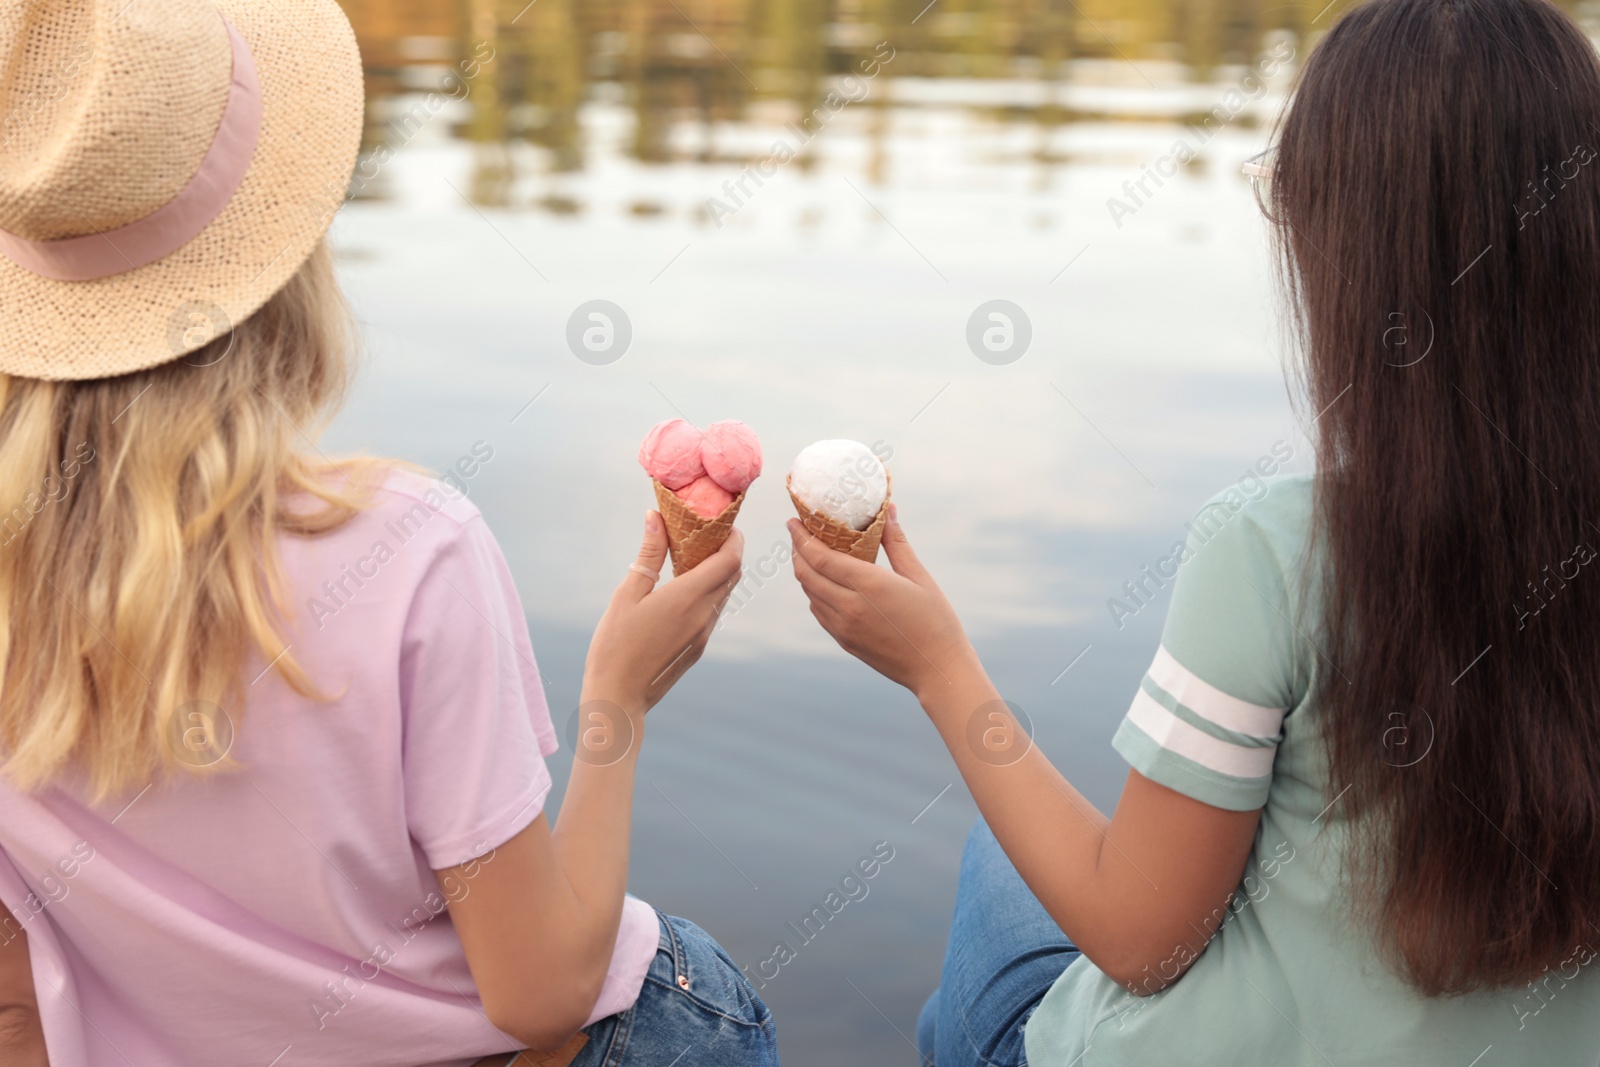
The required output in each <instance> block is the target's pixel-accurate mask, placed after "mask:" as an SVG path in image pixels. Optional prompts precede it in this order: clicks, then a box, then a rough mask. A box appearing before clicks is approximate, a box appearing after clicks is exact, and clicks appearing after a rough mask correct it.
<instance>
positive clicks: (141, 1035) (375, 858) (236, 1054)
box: [0, 472, 659, 1067]
mask: <svg viewBox="0 0 1600 1067" xmlns="http://www.w3.org/2000/svg"><path fill="white" fill-rule="evenodd" d="M280 553H281V558H282V561H283V567H284V573H285V577H286V579H287V581H288V583H289V588H290V590H291V591H292V593H293V603H294V605H295V608H296V617H295V619H294V620H293V622H294V626H295V629H294V631H293V633H292V635H291V636H290V638H289V640H290V644H291V646H292V648H293V651H294V655H295V656H297V657H298V658H299V660H300V663H301V665H302V666H303V667H305V668H306V670H307V671H308V672H309V674H310V676H311V678H312V680H313V682H315V683H316V684H317V685H318V686H319V687H320V689H321V690H322V692H323V693H324V694H325V695H329V696H332V697H333V699H332V700H331V702H326V703H318V702H314V701H310V700H306V699H304V698H301V697H299V696H297V695H296V694H295V693H294V692H293V690H291V689H290V688H289V687H288V686H287V685H285V684H283V682H282V681H281V680H280V679H279V678H278V676H277V674H276V673H275V672H273V671H270V670H267V663H266V662H265V661H264V660H263V659H261V658H260V657H256V658H254V659H253V660H252V661H251V662H250V663H249V664H248V665H247V666H246V675H245V678H246V680H247V681H249V684H248V686H247V688H246V690H245V692H246V697H245V706H244V707H243V708H240V709H237V710H235V709H231V708H230V709H228V711H229V713H230V717H231V719H232V721H233V723H234V728H235V733H234V741H233V745H232V753H231V754H232V756H233V757H234V758H235V759H237V761H238V763H239V764H240V767H239V769H238V770H237V771H233V772H224V773H221V774H216V775H212V776H210V777H206V778H200V777H193V776H189V775H187V774H185V775H183V776H179V777H174V778H171V779H164V780H160V781H158V782H156V783H155V784H154V785H152V786H151V787H150V788H149V789H148V790H147V791H145V792H143V793H140V794H138V795H136V796H134V795H129V796H125V797H120V798H117V799H116V800H114V801H111V802H108V803H106V804H103V805H99V806H95V807H90V806H88V805H86V804H84V803H82V802H81V801H80V800H78V799H76V797H77V796H80V795H81V793H80V791H79V789H78V788H77V786H76V785H75V784H73V783H71V782H68V781H65V780H64V781H63V782H62V783H59V784H58V785H56V786H54V787H52V788H50V789H48V790H46V791H43V792H41V793H39V794H36V795H31V796H30V795H27V794H23V793H19V792H18V791H16V790H15V789H13V788H11V787H10V786H9V785H6V784H5V783H4V782H3V780H0V848H3V850H4V855H0V901H3V902H4V903H5V905H6V906H7V907H8V908H9V909H10V912H11V916H10V917H0V928H3V934H0V939H4V938H9V937H13V936H15V931H16V930H18V929H22V930H25V931H26V932H27V934H28V940H29V944H30V947H31V949H32V954H33V974H34V985H35V986H36V988H37V990H38V996H39V1006H40V1013H41V1015H42V1017H43V1020H44V1025H45V1033H46V1036H47V1040H48V1043H49V1047H50V1053H51V1057H52V1062H53V1063H55V1064H56V1065H57V1067H102V1065H103V1067H127V1065H128V1064H130V1063H132V1064H137V1065H140V1067H144V1065H152V1067H153V1065H157V1064H159V1065H161V1067H226V1065H238V1067H268V1065H272V1067H298V1065H316V1064H328V1065H335V1064H337V1065H340V1067H345V1065H348V1064H362V1065H363V1067H424V1065H427V1067H434V1065H439V1067H443V1065H451V1067H455V1065H461V1064H469V1063H471V1062H472V1061H473V1060H475V1059H477V1058H478V1057H480V1056H484V1055H489V1054H491V1053H496V1052H501V1051H508V1050H510V1049H514V1048H518V1047H520V1046H519V1045H517V1044H516V1042H514V1041H513V1040H512V1039H511V1038H508V1037H506V1036H505V1035H503V1034H501V1033H500V1032H499V1031H498V1030H496V1029H495V1028H494V1027H493V1026H491V1025H490V1024H489V1021H488V1019H487V1018H486V1017H485V1016H484V1014H483V1011H482V1005H481V1002H480V1001H479V999H478V996H477V993H476V989H475V987H474V986H473V982H472V975H471V973H470V972H469V971H468V969H467V961H466V957H465V955H464V954H463V952H462V949H461V943H460V941H459V940H458V939H457V937H456V934H455V929H454V928H453V927H452V926H451V923H450V916H449V912H448V910H447V907H446V905H447V901H446V894H445V893H441V891H440V887H439V884H438V882H437V881H436V880H435V878H434V875H433V873H432V872H433V871H434V870H435V869H440V868H445V867H451V866H455V865H457V864H462V863H465V862H466V861H468V860H469V859H471V858H473V857H475V856H479V855H483V854H485V853H487V852H489V851H490V850H492V849H493V848H495V847H496V846H498V845H500V844H502V843H504V842H505V841H506V840H508V839H509V838H511V837H512V836H513V835H515V834H516V833H517V832H518V831H520V830H521V829H522V828H523V827H525V826H527V825H528V824H529V823H530V822H532V821H533V819H534V818H535V817H537V816H538V814H539V813H540V811H542V810H543V808H544V803H545V799H546V797H547V795H548V793H549V791H550V784H551V783H550V773H549V771H548V770H547V769H546V767H545V763H544V757H545V756H548V755H549V754H550V753H552V752H554V751H555V749H556V747H557V745H556V735H555V730H554V729H553V728H552V726H551V721H550V712H549V709H548V708H547V707H546V705H545V697H544V691H543V687H542V683H541V681H540V678H539V673H538V669H537V667H536V666H535V665H534V660H533V649H532V646H531V645H530V643H529V640H528V630H527V624H526V621H525V619H524V617H523V614H522V609H521V606H520V604H519V602H518V599H517V592H516V588H515V587H514V586H513V584H512V581H511V574H510V572H509V571H508V569H507V567H506V564H505V560H504V558H503V557H502V556H501V553H500V548H499V546H498V545H497V544H496V543H495V540H494V537H493V536H492V535H491V534H490V532H489V529H488V527H487V526H486V525H485V524H484V521H483V518H482V516H481V515H480V514H479V513H478V509H477V508H476V507H475V506H474V505H473V504H472V503H471V502H470V501H468V500H467V499H465V498H464V497H462V496H460V495H459V494H457V493H454V492H452V491H450V490H448V489H443V488H441V487H440V486H439V484H438V483H436V482H433V481H430V480H428V479H425V478H422V477H420V476H417V475H412V474H407V473H404V472H396V473H394V474H392V475H390V476H389V478H388V480H387V481H386V483H385V487H384V488H383V489H382V490H380V491H379V494H378V497H377V502H376V506H374V507H373V508H372V509H371V510H369V511H366V512H364V513H362V514H361V515H359V516H358V517H356V518H355V519H354V520H352V521H351V522H350V523H349V524H347V525H346V526H344V527H343V528H341V529H339V530H337V531H335V532H333V533H330V534H327V535H325V536H323V537H319V538H314V539H304V538H296V537H285V538H283V539H282V541H281V543H280ZM251 679H253V681H250V680H251ZM485 862H486V863H488V864H491V865H492V864H493V862H494V861H493V859H492V858H490V859H488V860H487V861H485ZM471 891H472V882H471V878H466V879H464V880H462V881H460V882H458V883H454V884H453V885H452V887H451V888H450V890H449V891H448V896H449V897H450V898H453V899H458V900H459V899H462V898H463V897H464V896H465V895H467V894H470V893H471ZM658 936H659V927H658V924H657V920H656V917H655V912H654V910H653V909H652V908H651V907H650V906H649V905H647V904H645V903H643V902H642V901H639V900H637V899H634V898H632V897H629V898H628V899H627V902H626V905H625V907H624V909H623V918H622V928H621V930H620V932H619V934H618V936H617V944H616V948H615V951H614V953H613V956H612V961H611V966H610V971H609V974H608V976H607V978H606V982H605V988H604V990H603V992H602V993H601V994H600V1000H599V1002H598V1003H597V1004H596V1005H595V1008H594V1012H593V1014H592V1015H591V1016H590V1021H591V1022H592V1021H593V1020H595V1019H599V1018H603V1017H604V1016H606V1015H610V1014H613V1013H615V1012H618V1011H621V1010H624V1009H626V1008H627V1007H629V1006H630V1005H632V1004H633V1002H634V1000H635V999H636V998H637V996H638V993H639V988H640V986H641V984H642V983H643V980H644V975H645V971H646V970H647V969H648V967H649V965H650V962H651V960H652V958H653V957H654V954H655V951H656V947H657V939H658Z"/></svg>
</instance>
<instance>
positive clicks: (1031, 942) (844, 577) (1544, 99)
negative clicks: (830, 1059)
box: [795, 0, 1600, 1067]
mask: <svg viewBox="0 0 1600 1067" xmlns="http://www.w3.org/2000/svg"><path fill="white" fill-rule="evenodd" d="M1597 147H1600V64H1597V61H1596V55H1595V50H1594V47H1593V46H1592V45H1591V44H1590V42H1589V41H1588V40H1587V39H1586V38H1585V37H1584V36H1583V34H1582V33H1581V32H1580V31H1579V30H1578V29H1577V27H1576V26H1574V25H1573V23H1572V22H1571V21H1570V20H1569V19H1568V18H1567V17H1566V16H1565V15H1563V14H1562V13H1561V12H1560V11H1559V10H1558V9H1557V8H1555V7H1553V6H1551V5H1550V4H1548V3H1546V2H1544V0H1373V2H1371V3H1368V4H1365V5H1363V6H1361V7H1358V8H1356V9H1355V10H1353V11H1351V12H1350V13H1349V14H1348V15H1346V16H1345V17H1344V18H1343V19H1342V20H1341V21H1340V22H1339V23H1338V24H1337V25H1336V26H1335V27H1334V28H1333V29H1332V30H1331V31H1330V32H1329V33H1328V35H1327V37H1326V38H1325V39H1324V40H1323V41H1322V43H1321V44H1320V45H1319V46H1318V47H1317V49H1316V51H1315V52H1314V53H1313V54H1312V55H1311V57H1310V58H1309V60H1308V61H1307V63H1306V66H1305V68H1304V70H1303V71H1302V74H1301V80H1300V84H1299V85H1298V87H1297V90H1296V93H1295V96H1294V99H1293V101H1292V103H1291V106H1290V108H1289V109H1288V111H1287V112H1286V114H1285V116H1284V119H1283V121H1282V124H1281V128H1280V130H1279V137H1278V140H1277V146H1276V149H1275V151H1273V152H1272V153H1269V156H1268V158H1266V159H1265V160H1262V161H1260V162H1257V163H1255V164H1253V165H1252V166H1251V168H1250V169H1251V171H1252V172H1253V173H1255V174H1256V175H1257V176H1258V181H1260V183H1261V186H1262V187H1261V188H1259V189H1258V191H1259V192H1260V193H1262V195H1263V206H1264V207H1265V208H1266V209H1267V212H1268V216H1269V218H1270V220H1271V222H1272V228H1273V231H1274V233H1275V235H1276V237H1277V239H1278V246H1279V249H1280V252H1281V261H1282V265H1283V269H1284V272H1285V281H1286V282H1287V284H1286V286H1285V290H1286V292H1287V293H1288V294H1289V298H1290V303H1291V311H1292V318H1291V321H1293V322H1294V323H1295V324H1296V325H1297V334H1298V337H1299V340H1300V342H1301V344H1300V345H1299V348H1300V349H1301V350H1302V352H1303V357H1304V364H1303V366H1302V367H1301V368H1300V369H1301V371H1302V373H1301V375H1300V377H1301V379H1302V380H1303V381H1304V383H1305V397H1304V399H1305V401H1306V408H1307V409H1308V410H1309V411H1314V412H1319V413H1320V415H1319V417H1318V418H1316V419H1315V422H1314V428H1315V434H1316V444H1317V449H1318V467H1317V473H1316V475H1315V476H1314V477H1312V478H1309V479H1301V480H1292V479H1291V480H1281V481H1279V482H1277V483H1275V484H1274V486H1273V488H1272V489H1271V490H1270V492H1268V493H1267V494H1266V495H1265V496H1263V497H1260V499H1257V500H1254V501H1248V502H1247V501H1246V500H1245V499H1244V498H1243V495H1242V494H1240V493H1239V492H1237V491H1232V492H1225V493H1223V494H1221V495H1219V496H1218V497H1216V498H1215V499H1213V500H1212V501H1211V502H1210V504H1208V505H1207V507H1206V508H1205V509H1204V510H1203V511H1202V513H1201V515H1200V518H1199V520H1198V521H1197V522H1196V524H1195V526H1196V527H1197V528H1199V530H1200V533H1199V535H1198V536H1195V537H1194V538H1192V539H1191V540H1190V542H1189V544H1188V546H1187V548H1186V550H1185V551H1184V552H1183V553H1182V554H1181V560H1182V564H1181V567H1180V570H1179V575H1178V578H1177V582H1176V585H1175V588H1174V592H1173V599H1172V604H1171V607H1170V613H1169V616H1168V619H1167V622H1166V627H1165V630H1164V632H1163V637H1162V645H1161V649H1160V650H1159V651H1158V653H1157V654H1156V657H1155V662H1154V663H1153V665H1152V666H1151V668H1150V670H1149V672H1148V673H1147V674H1146V675H1145V677H1144V679H1143V681H1142V682H1141V684H1140V686H1139V688H1138V690H1137V691H1136V693H1135V696H1134V700H1133V703H1132V706H1131V708H1130V709H1129V711H1128V715H1127V718H1126V720H1125V721H1124V722H1123V724H1122V725H1121V727H1120V729H1119V730H1118V731H1117V734H1116V737H1115V738H1114V740H1113V744H1114V746H1115V747H1116V749H1117V750H1118V751H1119V752H1120V753H1122V755H1123V756H1124V757H1126V758H1127V760H1128V761H1129V763H1130V764H1131V765H1132V768H1133V769H1132V771H1131V772H1130V774H1129V776H1128V781H1127V784H1126V786H1125V787H1124V790H1123V793H1122V797H1121V800H1120V801H1119V803H1118V805H1117V808H1116V812H1115V814H1114V816H1113V817H1111V818H1110V819H1107V818H1106V817H1104V816H1103V815H1101V814H1100V813H1099V812H1098V811H1096V810H1094V808H1093V807H1092V806H1091V805H1090V804H1089V803H1088V802H1087V801H1085V800H1084V799H1083V797H1082V796H1081V795H1079V794H1078V793H1077V792H1076V791H1075V790H1074V789H1073V788H1072V787H1071V785H1069V784H1068V783H1067V782H1066V781H1065V780H1064V779H1063V778H1062V777H1061V776H1060V775H1059V774H1057V773H1056V771H1055V770H1054V768H1052V767H1051V766H1050V764H1049V762H1048V761H1047V760H1046V759H1045V757H1044V756H1043V754H1042V753H1040V752H1039V751H1038V750H1037V749H1034V748H1031V747H1030V746H1029V745H1028V744H1027V742H1026V738H1025V737H1023V736H1022V735H1021V732H1020V730H1019V729H1018V728H1017V726H1016V724H1015V723H1014V722H1013V721H1012V719H1011V718H1010V714H1009V712H1008V710H1007V709H1006V705H1005V704H1004V703H1002V702H1001V701H1000V698H999V696H998V694H997V693H996V691H995V689H994V688H993V686H992V685H991V684H990V683H989V680H988V678H987V677H986V676H985V674H984V671H983V667H982V665H981V664H980V663H979V662H978V659H977V657H976V656H975V654H974V653H973V651H972V648H971V646H970V645H969V644H968V643H967V641H966V638H965V637H964V636H963V634H962V630H961V626H960V623H959V621H958V619H957V618H956V615H955V613H954V612H953V611H952V610H951V608H950V606H949V604H948V603H947V602H946V601H945V599H944V598H943V596H942V595H941V594H940V592H939V589H938V587H937V585H936V584H935V583H934V581H933V579H932V577H931V576H930V575H929V573H928V571H927V570H926V569H925V568H924V567H923V566H922V564H920V563H919V562H918V560H917V558H916V556H915V555H914V554H913V552H912V550H911V547H910V545H909V544H908V542H907V541H906V538H905V534H904V533H903V531H901V529H900V527H899V525H898V523H891V524H890V526H889V529H888V532H887V535H886V537H885V541H886V544H887V552H888V555H889V560H890V562H891V564H892V565H893V571H892V572H891V571H889V570H886V569H883V568H877V567H873V566H870V565H868V564H865V563H862V562H860V561H857V560H853V559H850V558H849V557H847V556H844V555H842V554H839V553H835V552H830V551H828V550H827V549H825V548H823V547H822V546H821V545H820V544H817V543H815V542H810V541H808V540H807V538H806V536H805V534H804V532H803V531H801V530H799V529H796V530H795V537H796V544H797V556H796V560H795V571H796V576H797V577H798V579H799V580H800V583H801V584H802V585H803V586H804V587H805V590H806V592H807V594H808V595H809V597H810V598H811V602H812V608H813V611H814V612H815V614H816V615H817V617H818V619H819V621H820V622H821V623H822V625H823V626H824V627H825V628H826V629H827V630H828V631H829V632H830V633H831V634H833V635H834V637H836V638H837V639H838V640H839V642H840V644H841V645H843V646H844V647H845V648H846V649H847V650H849V651H850V652H852V653H854V654H855V655H857V656H859V657H860V658H861V659H863V660H865V661H866V662H867V663H868V664H870V665H871V666H873V667H874V668H876V669H877V670H879V671H881V672H882V673H884V674H885V675H887V676H888V677H890V678H892V679H894V680H896V681H898V682H901V683H902V684H904V685H906V686H907V687H908V688H910V689H911V690H912V691H913V692H914V693H915V694H916V695H917V697H918V698H919V700H920V701H921V703H922V705H923V707H924V708H925V709H926V711H927V713H928V715H929V717H930V719H931V720H932V721H933V724H934V726H935V727H937V728H938V729H939V731H940V733H941V734H942V735H943V737H944V739H945V741H946V743H947V745H948V747H949V749H950V751H951V753H952V755H953V756H954V758H955V760H956V762H957V764H958V765H959V767H960V769H961V771H962V774H963V776H964V777H965V779H966V782H967V784H968V786H969V787H970V788H971V790H972V794H973V796H974V797H975V798H976V800H977V803H978V806H979V808H980V809H981V811H982V813H983V816H984V820H985V821H984V822H983V823H980V824H979V826H978V827H977V828H976V829H975V830H974V831H973V834H972V836H971V838H970V840H969V841H968V845H967V850H966V854H965V856H964V857H963V862H962V872H961V883H960V889H959V893H958V899H957V904H956V913H955V918H954V922H953V925H952V929H951V933H950V941H949V947H948V950H947V955H946V958H945V964H944V971H943V975H942V980H941V985H940V988H939V989H938V991H937V992H936V993H935V994H934V995H933V997H932V998H931V999H930V1000H929V1002H928V1004H927V1006H926V1007H925V1008H924V1009H923V1013H922V1017H921V1019H920V1020H919V1025H918V1037H919V1041H918V1043H919V1045H920V1046H921V1050H922V1052H923V1056H924V1060H925V1062H933V1063H936V1064H937V1067H969V1065H978V1064H983V1065H991V1064H994V1065H1012V1064H1020V1063H1024V1062H1028V1063H1032V1064H1034V1065H1035V1067H1046V1065H1048V1067H1069V1065H1081V1067H1090V1065H1093V1064H1113V1065H1123V1064H1129V1065H1141V1067H1142V1065H1147V1064H1158V1063H1178V1064H1227V1065H1232V1064H1249V1065H1272V1067H1284V1065H1305V1067H1312V1065H1318V1067H1329V1065H1334V1064H1337V1065H1339V1067H1351V1065H1356V1064H1407V1065H1424V1067H1433V1065H1436V1067H1491V1065H1495V1064H1540V1065H1547V1067H1565V1065H1569V1064H1570V1065H1574V1067H1576V1065H1580V1064H1581V1065H1585V1067H1593V1065H1594V1064H1595V1063H1596V1061H1597V1060H1600V979H1596V977H1595V972H1596V971H1597V970H1600V962H1597V960H1596V946H1600V926H1597V925H1596V924H1597V923H1600V563H1597V562H1596V560H1595V556H1596V551H1595V546H1597V545H1600V525H1597V524H1600V167H1597V165H1596V164H1595V163H1594V162H1593V160H1594V159H1595V155H1596V148H1597ZM1396 316H1400V318H1399V319H1397V318H1396ZM1397 323H1399V324H1400V325H1402V326H1409V328H1410V331H1411V338H1410V339H1411V340H1413V341H1417V342H1421V343H1416V344H1411V345H1409V346H1407V347H1405V348H1402V347H1401V346H1399V345H1397V344H1396V343H1395V340H1396V335H1395V334H1394V332H1393V331H1394V328H1395V326H1396V325H1397ZM1430 336H1431V345H1429V344H1427V343H1426V342H1427V341H1428V340H1429V339H1430ZM1257 495H1258V496H1259V494H1257Z"/></svg>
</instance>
